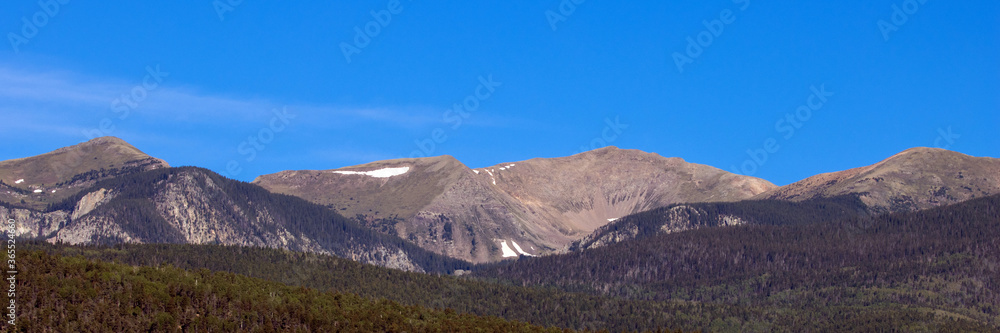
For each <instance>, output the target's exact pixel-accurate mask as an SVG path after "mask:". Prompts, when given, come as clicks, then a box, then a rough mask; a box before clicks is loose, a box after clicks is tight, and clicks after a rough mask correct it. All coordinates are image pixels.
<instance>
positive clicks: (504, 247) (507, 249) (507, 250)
mask: <svg viewBox="0 0 1000 333" xmlns="http://www.w3.org/2000/svg"><path fill="white" fill-rule="evenodd" d="M500 246H501V248H500V251H503V257H504V258H509V257H516V256H517V253H515V252H514V250H511V249H510V246H507V241H506V240H500ZM514 246H517V245H514Z"/></svg>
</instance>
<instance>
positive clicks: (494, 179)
mask: <svg viewBox="0 0 1000 333" xmlns="http://www.w3.org/2000/svg"><path fill="white" fill-rule="evenodd" d="M485 170H486V173H488V174H490V179H492V180H493V185H496V184H497V179H496V177H494V176H493V172H490V169H485Z"/></svg>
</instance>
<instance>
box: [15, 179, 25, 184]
mask: <svg viewBox="0 0 1000 333" xmlns="http://www.w3.org/2000/svg"><path fill="white" fill-rule="evenodd" d="M23 182H24V179H18V180H17V181H16V182H14V184H20V183H23Z"/></svg>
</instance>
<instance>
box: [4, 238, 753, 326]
mask: <svg viewBox="0 0 1000 333" xmlns="http://www.w3.org/2000/svg"><path fill="white" fill-rule="evenodd" d="M20 248H21V249H26V250H28V251H43V252H45V253H50V254H52V255H59V256H64V257H77V256H79V257H83V258H87V259H88V260H100V261H107V262H115V263H120V264H126V265H132V266H149V267H174V268H178V269H185V270H191V271H198V270H201V269H207V270H210V271H216V272H228V273H232V274H238V275H245V276H250V277H255V278H261V279H265V280H268V281H275V282H279V283H283V284H287V285H290V286H301V287H306V288H311V289H316V290H321V291H329V292H334V293H347V294H352V295H359V296H361V297H363V298H365V299H367V300H372V301H376V300H389V301H393V302H398V303H400V304H403V305H412V306H420V307H424V308H430V309H452V310H454V311H455V312H456V313H462V314H472V315H477V316H491V317H501V318H504V319H507V320H513V321H517V322H528V323H532V324H535V325H539V326H556V327H562V328H571V329H579V330H602V329H607V330H610V331H612V332H624V331H629V332H631V331H656V330H658V329H663V328H672V329H678V328H679V329H684V330H686V331H697V330H712V331H716V330H718V329H721V328H724V327H728V326H727V325H730V324H731V323H732V322H735V320H736V319H735V318H742V317H759V316H761V314H760V313H759V312H757V311H756V310H754V309H749V308H745V307H738V306H730V305H713V304H694V303H687V302H649V301H636V300H622V299H616V298H612V297H602V296H595V295H586V294H579V293H566V292H560V291H557V290H551V289H538V288H527V287H516V286H510V285H504V284H498V283H491V282H487V281H481V280H475V279H467V278H458V277H453V276H446V275H430V274H420V273H412V272H404V271H399V270H394V269H388V268H383V267H378V266H373V265H366V264H361V263H358V262H354V261H351V260H347V259H342V258H337V257H331V256H324V255H317V254H312V253H302V252H292V251H284V250H275V249H268V248H251V247H233V246H221V245H185V244H120V245H115V246H71V245H64V244H49V243H45V242H35V241H29V242H25V243H24V244H23V245H21V247H20Z"/></svg>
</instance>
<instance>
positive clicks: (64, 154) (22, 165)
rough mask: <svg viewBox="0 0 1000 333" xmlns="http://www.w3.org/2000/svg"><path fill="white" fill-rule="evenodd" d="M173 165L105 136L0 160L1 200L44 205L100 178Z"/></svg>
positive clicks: (19, 204)
mask: <svg viewBox="0 0 1000 333" xmlns="http://www.w3.org/2000/svg"><path fill="white" fill-rule="evenodd" d="M165 167H169V165H167V163H166V162H164V161H163V160H160V159H157V158H154V157H151V156H149V155H146V154H145V153H143V152H142V151H140V150H139V149H136V148H135V147H133V146H132V145H130V144H128V143H127V142H125V141H123V140H121V139H119V138H116V137H110V136H108V137H101V138H97V139H93V140H90V141H87V142H84V143H81V144H77V145H74V146H70V147H64V148H60V149H56V150H54V151H52V152H49V153H45V154H42V155H38V156H32V157H26V158H19V159H14V160H8V161H0V202H3V203H7V204H12V205H17V206H21V207H27V208H34V209H44V208H45V207H46V206H47V205H49V204H51V203H55V202H59V201H61V200H63V199H66V198H68V197H70V196H73V195H75V194H76V193H78V192H79V191H80V190H82V189H85V188H87V187H90V186H91V185H93V184H94V183H95V182H96V181H99V180H102V179H107V178H111V177H115V176H120V175H127V174H132V173H136V172H141V171H146V170H153V169H158V168H165Z"/></svg>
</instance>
